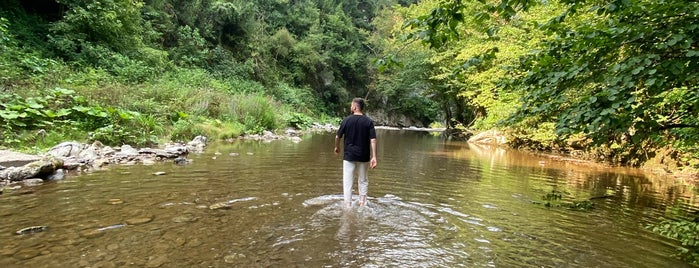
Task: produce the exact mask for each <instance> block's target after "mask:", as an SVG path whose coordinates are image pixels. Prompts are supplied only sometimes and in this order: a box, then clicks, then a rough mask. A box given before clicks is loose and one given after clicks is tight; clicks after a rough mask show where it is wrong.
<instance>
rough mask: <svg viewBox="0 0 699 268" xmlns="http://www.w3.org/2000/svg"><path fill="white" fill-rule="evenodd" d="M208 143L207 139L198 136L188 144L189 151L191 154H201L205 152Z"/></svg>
mask: <svg viewBox="0 0 699 268" xmlns="http://www.w3.org/2000/svg"><path fill="white" fill-rule="evenodd" d="M206 141H207V139H206V137H204V136H196V137H194V139H192V141H190V142H188V143H187V149H188V150H189V151H190V152H194V153H201V152H203V151H204V147H206Z"/></svg>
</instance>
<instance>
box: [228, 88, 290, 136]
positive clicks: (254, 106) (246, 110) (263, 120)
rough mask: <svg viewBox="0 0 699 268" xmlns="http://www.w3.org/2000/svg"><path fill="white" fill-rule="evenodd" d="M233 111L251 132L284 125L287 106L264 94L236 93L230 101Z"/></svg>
mask: <svg viewBox="0 0 699 268" xmlns="http://www.w3.org/2000/svg"><path fill="white" fill-rule="evenodd" d="M230 105H231V106H230V110H231V113H232V114H233V115H234V116H235V119H237V120H238V121H239V122H241V123H242V124H243V125H245V129H246V130H247V132H249V133H260V132H262V131H263V130H273V129H277V128H278V127H279V126H281V125H282V122H283V119H282V118H281V115H282V114H283V112H284V110H285V108H284V107H283V106H282V105H281V104H279V103H277V102H275V101H274V100H272V99H271V98H270V97H266V96H264V95H262V94H254V95H236V96H234V97H233V98H232V101H231V103H230Z"/></svg>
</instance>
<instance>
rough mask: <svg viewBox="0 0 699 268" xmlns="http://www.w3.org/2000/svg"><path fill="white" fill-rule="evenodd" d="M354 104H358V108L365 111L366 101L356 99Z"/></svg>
mask: <svg viewBox="0 0 699 268" xmlns="http://www.w3.org/2000/svg"><path fill="white" fill-rule="evenodd" d="M352 102H354V103H356V104H357V108H359V110H360V111H364V105H365V104H364V99H362V98H354V99H353V100H352Z"/></svg>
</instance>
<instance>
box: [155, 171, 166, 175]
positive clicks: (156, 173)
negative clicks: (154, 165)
mask: <svg viewBox="0 0 699 268" xmlns="http://www.w3.org/2000/svg"><path fill="white" fill-rule="evenodd" d="M165 174H167V173H165V171H158V172H155V173H153V175H155V176H161V175H165Z"/></svg>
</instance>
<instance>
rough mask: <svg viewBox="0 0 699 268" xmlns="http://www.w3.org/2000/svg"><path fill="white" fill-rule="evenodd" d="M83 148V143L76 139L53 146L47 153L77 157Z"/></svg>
mask: <svg viewBox="0 0 699 268" xmlns="http://www.w3.org/2000/svg"><path fill="white" fill-rule="evenodd" d="M82 150H83V145H82V144H80V143H78V142H74V141H66V142H62V143H60V144H58V145H56V146H54V147H53V148H51V149H50V150H49V151H48V152H47V154H48V155H51V156H55V157H71V156H73V157H77V156H79V155H80V152H82Z"/></svg>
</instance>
